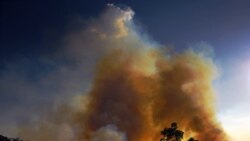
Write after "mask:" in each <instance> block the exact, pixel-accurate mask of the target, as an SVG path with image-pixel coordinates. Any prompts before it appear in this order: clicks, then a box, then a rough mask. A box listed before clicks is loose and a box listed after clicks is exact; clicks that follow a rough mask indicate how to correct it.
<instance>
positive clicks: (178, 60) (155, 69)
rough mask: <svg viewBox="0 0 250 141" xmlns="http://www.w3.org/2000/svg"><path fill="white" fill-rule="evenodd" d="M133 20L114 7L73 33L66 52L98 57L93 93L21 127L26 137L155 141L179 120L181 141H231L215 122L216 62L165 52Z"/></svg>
mask: <svg viewBox="0 0 250 141" xmlns="http://www.w3.org/2000/svg"><path fill="white" fill-rule="evenodd" d="M133 15H134V12H133V11H132V10H131V9H130V8H127V9H121V8H118V7H116V6H114V5H112V4H109V5H108V6H107V9H106V11H105V12H104V13H103V14H102V15H101V16H100V17H99V18H98V19H96V20H93V21H91V22H90V24H89V25H88V26H87V27H86V29H85V30H84V31H82V32H81V33H82V34H81V37H82V38H79V37H77V36H76V35H70V37H69V40H68V41H69V43H68V45H69V46H70V45H72V48H69V52H70V53H73V54H74V53H76V56H77V59H86V56H85V55H86V54H88V52H89V53H90V54H94V53H95V52H96V54H95V55H94V56H93V58H95V59H96V58H97V61H96V62H94V63H95V64H94V66H95V69H94V70H95V71H94V77H93V78H92V81H91V85H90V88H89V90H88V91H87V92H86V93H83V94H82V95H79V96H77V97H74V98H72V100H69V102H68V103H63V104H62V107H61V108H59V109H57V110H56V111H55V112H53V113H49V114H48V115H47V117H45V118H44V119H40V120H38V122H37V125H33V127H32V128H31V127H30V126H20V136H21V137H24V139H27V140H36V141H42V140H47V141H53V140H58V141H62V140H64V141H70V140H78V141H99V140H104V141H125V140H128V141H145V140H146V141H155V140H159V139H160V131H161V130H162V129H163V128H164V127H167V126H169V125H170V123H171V122H173V121H175V122H177V123H178V124H179V128H180V130H183V131H184V132H185V136H184V137H185V139H184V140H187V138H188V137H190V136H194V137H195V138H196V139H198V140H201V141H205V140H211V141H227V138H226V135H225V133H224V132H223V130H222V128H221V127H220V125H219V124H218V122H217V121H216V119H215V111H214V107H213V106H214V92H213V87H212V81H213V80H214V78H215V75H216V67H215V66H214V64H213V62H212V60H211V59H209V58H207V57H204V56H203V55H202V53H196V52H194V51H192V50H188V51H185V52H183V53H167V52H165V51H163V49H161V48H160V47H158V46H156V45H155V44H154V45H153V44H150V43H149V41H145V39H143V38H142V37H141V36H140V34H139V33H138V32H137V31H136V28H135V26H134V25H133V24H134V23H133V20H132V18H133ZM77 35H78V34H77ZM75 38H77V41H78V42H77V43H75V41H76V40H75ZM79 40H81V41H83V42H79ZM88 49H89V50H88ZM88 59H91V57H90V58H88Z"/></svg>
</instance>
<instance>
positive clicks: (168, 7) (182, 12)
mask: <svg viewBox="0 0 250 141" xmlns="http://www.w3.org/2000/svg"><path fill="white" fill-rule="evenodd" d="M107 3H115V4H117V5H118V6H120V7H123V6H124V7H126V6H129V7H131V8H132V9H133V11H135V22H136V24H137V25H139V26H140V28H141V29H142V30H141V31H142V34H144V33H147V34H148V35H149V36H150V38H152V39H153V40H155V41H157V42H159V43H160V44H162V45H166V46H173V48H174V50H177V51H181V50H185V49H187V48H190V47H193V48H195V49H198V50H205V51H209V55H211V56H213V59H214V61H215V63H216V65H217V66H218V72H219V76H218V78H217V79H216V80H215V83H214V85H215V88H216V92H217V95H218V100H217V111H218V117H219V118H220V120H221V121H222V124H223V126H225V128H227V129H228V132H230V133H233V132H234V131H235V130H236V129H237V130H243V129H244V130H245V131H246V130H249V128H250V127H249V126H248V128H246V127H241V126H242V124H245V123H247V124H248V125H249V123H250V113H249V112H247V109H249V108H250V104H249V101H250V57H249V56H250V40H249V37H250V26H249V25H250V16H249V13H250V9H249V6H250V2H248V1H237V2H236V1H233V0H209V1H208V0H207V1H200V0H185V1H184V0H182V1H181V0H176V1H173V0H159V1H157V2H156V1H153V0H152V1H145V0H144V1H143V0H137V1H133V0H123V1H115V0H110V1H104V0H103V1H98V0H85V1H83V0H75V1H64V0H62V1H53V2H51V1H46V0H43V1H33V0H24V1H18V0H16V1H15V0H14V1H7V0H3V1H1V15H0V16H1V17H0V19H1V22H0V79H1V81H0V96H1V99H0V107H1V108H0V109H1V110H3V111H6V113H7V114H6V116H5V117H1V118H0V122H2V123H3V122H6V121H8V122H9V123H10V124H15V122H10V120H8V118H9V117H12V118H13V120H24V121H25V120H27V119H26V118H25V117H23V118H20V117H19V116H17V115H19V114H20V115H22V114H21V113H23V112H27V111H33V110H34V109H36V108H37V107H42V106H44V105H46V102H48V101H50V100H51V99H53V98H51V97H54V94H55V93H65V95H66V93H67V90H68V91H69V90H72V89H74V90H75V93H78V92H81V91H83V89H84V88H82V87H81V86H82V85H83V84H82V83H83V82H81V84H82V85H80V84H79V85H74V86H72V85H71V83H70V82H71V80H72V79H75V80H78V78H79V77H84V78H86V79H90V76H89V75H91V71H90V70H88V71H86V73H84V74H82V75H81V76H78V75H73V77H72V76H67V75H65V72H74V70H73V69H74V65H75V64H70V68H71V69H69V70H64V69H63V68H60V70H59V71H58V70H57V68H58V67H60V66H61V65H62V64H67V63H70V62H71V61H70V60H71V59H72V58H71V57H68V58H64V60H63V61H62V60H60V59H61V56H62V54H63V53H58V52H61V47H62V46H64V45H62V44H63V42H64V39H65V35H68V34H69V32H71V31H75V30H78V29H81V28H83V27H84V25H85V24H86V22H87V21H89V20H91V19H93V18H95V17H97V16H98V15H99V14H100V13H101V11H103V9H104V8H105V6H106V4H107ZM207 48H208V49H207ZM55 54H56V55H55ZM51 60H53V61H51ZM85 63H86V62H85ZM88 63H89V64H91V62H88ZM53 71H55V72H54V73H57V74H58V73H61V74H62V75H63V78H64V79H66V80H68V82H69V83H67V86H66V87H65V85H66V84H64V83H60V81H61V80H60V79H61V78H59V77H58V78H54V79H53V80H55V81H56V83H53V82H50V83H49V84H48V83H47V81H49V80H46V79H42V80H41V79H40V78H42V77H43V76H44V75H46V74H47V73H48V72H53ZM75 71H80V70H75ZM74 73H75V72H74ZM74 73H73V74H74ZM76 74H77V73H76ZM51 75H52V76H51V77H53V73H52V74H51ZM77 82H78V81H77ZM79 83H80V80H79ZM47 85H50V87H49V90H50V91H49V93H47V92H48V91H47V87H48V86H47ZM27 86H29V87H27ZM58 87H65V89H63V90H58V89H57V88H58ZM43 88H46V91H45V90H44V89H43ZM24 91H25V92H27V93H33V94H34V95H32V96H29V98H30V100H27V97H26V96H23V95H24V94H23V92H24ZM45 92H46V94H45V96H44V93H45ZM36 99H39V100H36ZM27 101H29V102H27ZM30 101H32V102H30ZM38 101H39V102H41V103H37V102H38ZM45 101H46V102H45ZM30 105H34V106H32V107H30ZM7 107H9V109H10V110H7ZM15 107H19V109H16V108H15ZM27 108H28V109H29V110H24V109H27ZM14 109H15V110H14ZM7 111H8V112H7ZM27 114H28V113H27ZM15 117H17V118H15ZM239 117H245V118H243V119H242V118H239ZM3 129H4V128H2V129H1V130H0V131H1V132H6V133H8V132H7V131H2V130H3ZM242 134H244V135H246V133H242ZM248 139H249V137H248V138H247V137H245V139H244V141H247V140H248Z"/></svg>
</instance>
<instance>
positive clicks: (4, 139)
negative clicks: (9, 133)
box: [0, 135, 23, 141]
mask: <svg viewBox="0 0 250 141" xmlns="http://www.w3.org/2000/svg"><path fill="white" fill-rule="evenodd" d="M0 141H23V140H21V139H19V138H8V137H5V136H3V135H0Z"/></svg>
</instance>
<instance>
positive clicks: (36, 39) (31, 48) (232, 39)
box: [0, 0, 250, 63]
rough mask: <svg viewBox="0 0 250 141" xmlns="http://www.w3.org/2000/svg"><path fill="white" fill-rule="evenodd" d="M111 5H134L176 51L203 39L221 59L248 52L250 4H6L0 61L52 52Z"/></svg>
mask: <svg viewBox="0 0 250 141" xmlns="http://www.w3.org/2000/svg"><path fill="white" fill-rule="evenodd" d="M107 3H116V4H117V5H120V6H125V5H127V6H130V7H131V8H132V9H133V10H134V11H135V13H136V14H135V20H136V21H137V22H138V23H140V24H141V25H142V27H143V29H144V30H146V31H147V32H148V33H149V34H150V35H151V36H152V37H153V38H154V39H155V40H156V41H159V42H160V43H163V44H172V45H174V46H175V47H176V48H177V49H181V48H186V47H187V46H188V45H189V44H195V43H197V42H200V41H205V42H207V43H208V44H210V45H211V46H213V47H214V49H215V53H216V55H217V56H227V57H228V56H230V57H234V55H235V53H237V54H241V53H242V52H246V51H248V50H249V49H248V48H247V45H249V44H250V41H249V37H250V9H249V7H250V2H249V1H240V2H235V1H230V0H209V1H208V0H207V1H201V0H183V1H180V0H159V1H157V2H156V1H153V0H152V1H145V0H136V1H135V0H123V1H115V0H110V1H108V0H107V1H105V0H102V1H101V0H74V1H69V0H60V1H59V0H54V1H48V0H41V1H38V0H22V1H20V0H2V1H1V18H0V19H1V25H0V26H1V32H0V33H1V36H0V46H1V49H0V56H1V57H0V59H1V63H2V61H3V60H4V61H8V60H12V59H15V58H16V57H17V56H21V57H23V56H25V57H29V58H30V57H31V58H32V56H34V55H38V54H41V53H44V54H46V53H49V52H51V51H53V50H54V49H55V48H56V47H58V46H60V45H59V44H60V40H61V38H62V37H63V36H64V35H65V33H66V32H67V31H69V30H71V28H72V25H74V26H77V25H75V24H76V23H74V21H75V20H76V19H79V18H81V19H84V20H88V19H90V18H94V17H97V16H98V15H99V13H100V12H101V11H102V10H103V9H104V8H105V5H106V4H107ZM233 54H234V55H233Z"/></svg>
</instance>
